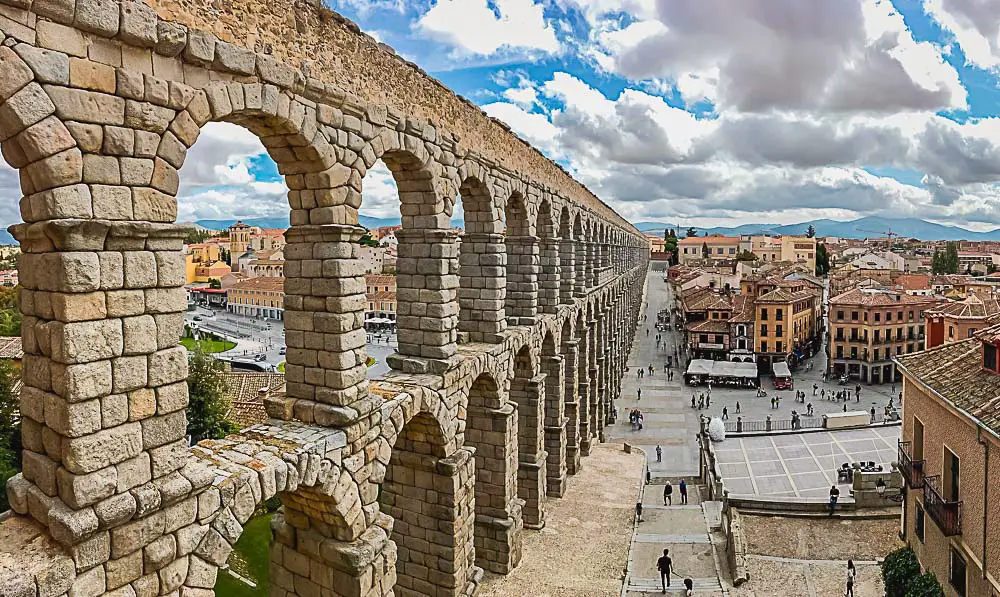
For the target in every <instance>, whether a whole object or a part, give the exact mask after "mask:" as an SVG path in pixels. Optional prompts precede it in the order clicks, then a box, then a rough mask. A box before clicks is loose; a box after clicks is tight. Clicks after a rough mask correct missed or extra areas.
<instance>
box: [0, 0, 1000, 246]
mask: <svg viewBox="0 0 1000 597" xmlns="http://www.w3.org/2000/svg"><path fill="white" fill-rule="evenodd" d="M327 2H329V3H330V5H331V6H332V8H334V9H335V10H338V11H339V12H341V13H343V14H345V15H346V16H348V17H350V18H352V19H354V20H355V21H356V22H358V24H359V25H360V26H361V28H362V29H363V30H365V31H367V32H368V33H370V34H371V35H373V36H374V37H376V38H377V39H379V40H381V41H384V42H386V43H388V44H390V45H392V46H393V47H394V48H396V50H397V51H398V53H400V54H401V55H403V56H405V57H406V58H407V59H410V60H412V61H414V62H416V63H417V64H420V65H421V66H422V67H423V68H424V69H425V70H427V71H428V72H430V73H431V74H432V75H433V76H435V77H437V78H439V79H440V80H441V81H443V82H444V83H445V84H446V85H448V86H449V87H451V88H452V89H454V90H455V91H456V92H457V93H460V94H462V95H464V96H466V97H468V98H470V99H471V100H473V101H474V102H476V103H478V104H479V105H480V106H481V107H482V108H483V110H485V111H486V112H487V113H488V114H490V115H492V116H495V117H497V118H499V119H502V120H504V121H505V122H507V123H508V124H509V125H510V126H511V127H512V128H513V130H514V131H516V132H517V133H518V134H520V135H521V136H523V137H524V138H525V139H527V140H528V141H530V142H531V143H532V144H534V145H535V146H537V147H538V148H539V149H541V150H542V151H543V152H544V153H546V154H547V155H548V156H550V157H551V158H552V159H554V160H557V161H559V162H560V163H562V164H563V165H565V166H566V167H567V168H569V169H570V170H571V171H572V172H573V173H574V175H575V176H576V177H577V178H579V179H580V180H581V181H583V182H584V183H585V184H586V185H588V186H589V187H590V188H591V189H592V190H593V191H594V192H595V193H597V194H598V195H599V196H601V197H602V198H603V199H604V200H605V201H606V202H608V203H609V204H611V205H612V206H613V207H614V208H615V209H617V210H619V211H620V212H621V213H622V214H623V215H625V216H626V217H627V218H629V219H630V220H632V221H643V220H660V221H665V222H680V223H683V224H684V225H689V224H690V225H700V226H706V225H715V224H738V223H748V222H780V223H789V222H796V221H802V220H807V219H812V218H820V217H830V218H833V219H839V220H846V219H852V218H855V217H858V216H862V215H882V216H888V217H906V216H913V217H921V218H925V219H929V220H933V221H938V222H943V223H951V224H958V225H962V226H966V227H969V228H973V229H977V230H982V229H991V228H995V227H997V226H1000V118H998V112H1000V2H987V1H983V0H837V1H835V2H832V1H829V0H736V1H734V0H327ZM192 151H193V152H194V153H192V154H191V156H190V157H189V159H188V162H187V164H186V165H185V167H184V170H183V172H182V177H181V179H182V189H181V209H180V212H181V219H182V220H193V219H204V218H225V217H235V216H240V217H247V216H253V215H281V214H284V213H286V210H287V207H286V203H285V201H284V198H283V194H284V186H283V184H282V181H281V178H280V176H278V175H277V172H276V171H275V169H274V166H273V164H271V163H270V162H269V160H268V159H267V157H266V156H265V155H262V152H263V149H262V147H261V146H260V144H259V142H257V141H256V139H254V137H253V136H252V135H250V134H249V133H246V132H245V131H242V130H240V129H235V127H228V126H225V125H222V126H219V125H215V126H209V127H208V128H206V130H205V133H204V134H203V135H202V138H201V139H200V140H199V142H198V144H197V145H196V146H195V148H194V149H193V150H192ZM10 174H11V173H10V172H9V171H7V172H5V171H3V170H0V188H3V186H4V185H5V184H6V183H7V182H8V180H10V179H11V176H10ZM5 203H6V204H7V205H14V204H16V203H11V202H5ZM8 212H9V213H8ZM362 213H366V214H368V215H373V216H381V217H391V216H398V207H397V201H396V199H395V195H394V191H393V185H392V181H391V178H390V177H389V175H388V173H387V172H386V171H385V170H381V169H379V170H375V171H373V172H371V173H370V174H369V176H368V177H367V178H366V179H365V199H364V206H363V208H362ZM12 217H13V218H16V211H15V210H11V209H8V210H7V212H4V211H3V210H2V209H0V219H5V218H6V219H10V218H12Z"/></svg>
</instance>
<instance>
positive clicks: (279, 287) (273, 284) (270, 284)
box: [229, 276, 285, 292]
mask: <svg viewBox="0 0 1000 597" xmlns="http://www.w3.org/2000/svg"><path fill="white" fill-rule="evenodd" d="M229 290H260V291H265V292H283V291H284V290H285V279H284V278H270V277H266V276H258V277H256V278H247V279H246V280H240V281H239V282H237V283H236V284H233V285H232V286H230V287H229Z"/></svg>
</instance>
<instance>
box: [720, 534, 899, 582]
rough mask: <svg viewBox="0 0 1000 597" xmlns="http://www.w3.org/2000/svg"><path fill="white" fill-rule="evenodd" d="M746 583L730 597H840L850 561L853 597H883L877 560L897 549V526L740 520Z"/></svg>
mask: <svg viewBox="0 0 1000 597" xmlns="http://www.w3.org/2000/svg"><path fill="white" fill-rule="evenodd" d="M742 521H743V530H744V536H745V537H746V540H747V552H748V556H747V560H748V561H747V565H748V568H749V573H750V580H749V581H747V583H745V584H743V585H742V586H740V587H738V588H736V589H733V590H732V591H730V595H731V596H732V597H770V596H779V595H780V596H782V597H787V596H794V597H827V596H830V595H843V594H844V588H845V578H846V574H847V559H848V558H851V559H853V560H854V564H855V567H856V568H857V571H858V580H857V582H856V584H855V585H854V594H855V595H856V596H857V597H881V596H882V595H884V589H883V585H882V574H881V570H880V568H879V566H878V563H877V560H878V559H879V558H882V557H884V556H885V554H887V553H889V552H890V551H892V550H893V549H896V548H897V547H899V546H900V545H901V543H900V542H899V539H898V538H897V535H896V531H897V530H898V527H899V522H898V521H897V520H826V519H823V518H815V519H814V518H809V519H798V518H781V517H765V516H743V518H742Z"/></svg>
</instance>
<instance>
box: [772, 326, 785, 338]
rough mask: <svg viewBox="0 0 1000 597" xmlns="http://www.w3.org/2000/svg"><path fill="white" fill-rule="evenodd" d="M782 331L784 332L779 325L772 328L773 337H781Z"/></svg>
mask: <svg viewBox="0 0 1000 597" xmlns="http://www.w3.org/2000/svg"><path fill="white" fill-rule="evenodd" d="M784 331H785V330H784V326H780V325H776V326H774V335H775V336H782V335H783V332H784Z"/></svg>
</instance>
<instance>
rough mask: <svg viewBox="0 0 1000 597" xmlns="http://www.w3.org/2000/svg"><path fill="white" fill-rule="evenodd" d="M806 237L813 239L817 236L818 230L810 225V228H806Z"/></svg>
mask: <svg viewBox="0 0 1000 597" xmlns="http://www.w3.org/2000/svg"><path fill="white" fill-rule="evenodd" d="M806 236H808V237H809V238H813V237H814V236H816V229H815V228H813V225H812V224H809V228H806Z"/></svg>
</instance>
